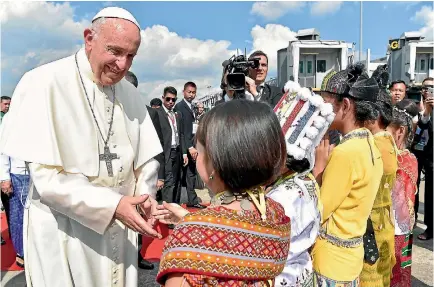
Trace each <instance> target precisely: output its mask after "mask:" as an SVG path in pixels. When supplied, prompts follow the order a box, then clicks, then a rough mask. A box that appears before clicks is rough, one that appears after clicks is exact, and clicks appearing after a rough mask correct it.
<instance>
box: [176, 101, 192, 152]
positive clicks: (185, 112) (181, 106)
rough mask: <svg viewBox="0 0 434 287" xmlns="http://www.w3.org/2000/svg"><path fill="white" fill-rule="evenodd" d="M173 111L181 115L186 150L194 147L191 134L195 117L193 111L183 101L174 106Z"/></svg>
mask: <svg viewBox="0 0 434 287" xmlns="http://www.w3.org/2000/svg"><path fill="white" fill-rule="evenodd" d="M175 111H176V112H178V113H180V114H181V115H182V121H183V124H184V128H183V131H184V139H185V145H186V149H187V150H188V149H189V148H191V147H194V146H195V144H194V134H193V123H194V122H195V116H194V113H193V111H192V110H191V109H190V108H189V107H188V106H187V103H186V102H185V100H184V99H182V101H180V102H179V103H177V104H176V106H175Z"/></svg>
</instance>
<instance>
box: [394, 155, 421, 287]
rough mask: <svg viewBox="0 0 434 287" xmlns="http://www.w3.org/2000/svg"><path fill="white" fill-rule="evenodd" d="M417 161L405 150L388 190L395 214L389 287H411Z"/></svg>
mask: <svg viewBox="0 0 434 287" xmlns="http://www.w3.org/2000/svg"><path fill="white" fill-rule="evenodd" d="M416 184H417V159H416V157H415V156H414V155H413V154H412V153H411V152H409V151H408V150H404V151H401V152H400V153H399V154H398V171H397V173H396V182H395V186H394V187H393V189H392V202H393V211H394V213H395V257H396V264H395V266H393V270H392V281H391V285H390V286H391V287H410V286H411V255H412V246H413V234H412V232H413V227H414V224H415V212H414V201H415V195H416V191H417V185H416Z"/></svg>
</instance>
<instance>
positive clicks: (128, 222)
mask: <svg viewBox="0 0 434 287" xmlns="http://www.w3.org/2000/svg"><path fill="white" fill-rule="evenodd" d="M146 201H149V195H141V196H138V197H135V196H123V197H122V198H121V200H120V201H119V204H118V206H117V208H116V211H115V214H114V218H116V219H118V220H120V221H121V222H122V223H123V224H125V226H126V227H128V228H129V229H131V230H134V231H136V232H138V233H141V234H144V235H148V236H151V237H154V238H159V239H161V238H162V236H161V234H159V233H158V232H157V231H156V230H154V229H153V227H152V225H151V224H149V223H147V222H146V221H145V220H144V219H143V218H142V216H141V215H140V214H139V213H138V212H137V208H136V206H137V205H141V204H144V203H145V202H146ZM145 205H149V206H151V202H150V201H149V203H148V204H145Z"/></svg>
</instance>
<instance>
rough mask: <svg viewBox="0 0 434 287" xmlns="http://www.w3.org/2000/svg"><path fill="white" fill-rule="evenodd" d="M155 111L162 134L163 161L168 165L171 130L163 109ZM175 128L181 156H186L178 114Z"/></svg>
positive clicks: (181, 120) (182, 127) (180, 120)
mask: <svg viewBox="0 0 434 287" xmlns="http://www.w3.org/2000/svg"><path fill="white" fill-rule="evenodd" d="M156 111H157V112H158V116H159V119H160V126H161V131H162V134H163V153H164V159H165V163H168V162H169V160H170V150H171V148H172V128H171V126H170V122H169V118H168V115H167V113H166V111H165V110H164V108H163V107H160V108H158V109H156ZM176 126H177V128H178V137H179V146H180V149H181V152H182V153H183V154H186V153H187V149H186V147H185V139H184V126H183V118H182V115H181V114H179V113H177V114H176Z"/></svg>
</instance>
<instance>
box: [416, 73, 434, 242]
mask: <svg viewBox="0 0 434 287" xmlns="http://www.w3.org/2000/svg"><path fill="white" fill-rule="evenodd" d="M433 89H434V79H433V78H426V79H425V80H423V82H422V101H421V103H423V110H422V111H421V112H420V113H419V119H418V122H417V129H416V133H415V139H414V142H413V149H412V150H413V153H414V154H415V156H416V157H417V160H418V173H419V175H418V182H417V184H418V186H419V184H420V173H421V171H422V169H425V201H424V204H425V208H424V223H425V225H426V226H427V228H426V230H425V231H424V232H423V233H422V234H420V235H419V236H418V238H419V240H429V239H431V238H433V142H432V138H433V126H432V120H433V119H432V117H433V103H434V98H433ZM418 207H419V193H417V194H416V203H415V213H416V216H417V211H418Z"/></svg>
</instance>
